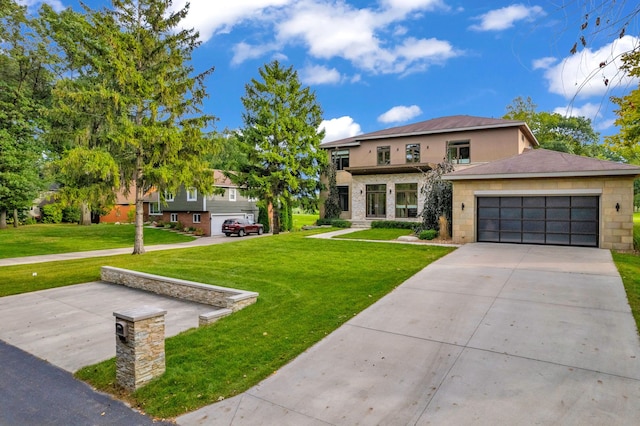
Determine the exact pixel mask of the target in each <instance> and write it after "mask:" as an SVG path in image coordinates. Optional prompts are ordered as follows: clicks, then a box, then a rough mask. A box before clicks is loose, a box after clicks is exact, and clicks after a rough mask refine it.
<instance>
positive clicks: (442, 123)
mask: <svg viewBox="0 0 640 426" xmlns="http://www.w3.org/2000/svg"><path fill="white" fill-rule="evenodd" d="M508 127H519V128H520V129H521V130H522V131H523V132H524V133H525V134H526V135H527V136H528V137H529V138H530V139H531V140H533V141H535V144H536V145H538V141H537V140H536V138H535V136H534V135H533V133H532V132H531V129H529V126H528V125H527V123H525V122H524V121H517V120H503V119H501V118H486V117H474V116H471V115H452V116H449V117H440V118H434V119H431V120H427V121H421V122H419V123H413V124H407V125H405V126H399V127H392V128H390V129H384V130H378V131H376V132H372V133H365V134H362V135H357V136H352V137H350V138H345V139H340V140H336V141H332V142H325V143H323V144H321V145H320V147H321V148H338V147H348V146H358V145H360V143H361V142H364V141H368V140H376V139H386V138H395V137H406V136H419V135H429V134H438V133H453V132H463V131H470V130H490V129H497V128H508Z"/></svg>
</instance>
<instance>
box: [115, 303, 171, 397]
mask: <svg viewBox="0 0 640 426" xmlns="http://www.w3.org/2000/svg"><path fill="white" fill-rule="evenodd" d="M166 313H167V311H165V310H163V309H158V308H149V307H145V308H140V309H132V310H129V311H124V312H114V313H113V315H114V316H115V317H116V321H119V322H122V323H125V324H127V335H126V339H120V338H119V337H118V336H116V381H117V383H118V384H119V385H120V386H122V387H123V388H125V389H127V390H128V391H130V392H133V391H135V390H137V389H139V388H141V387H142V386H144V385H145V384H147V383H149V382H150V381H151V380H153V379H154V378H156V377H159V376H161V375H162V374H164V372H165V369H166V362H165V351H164V316H165V315H166Z"/></svg>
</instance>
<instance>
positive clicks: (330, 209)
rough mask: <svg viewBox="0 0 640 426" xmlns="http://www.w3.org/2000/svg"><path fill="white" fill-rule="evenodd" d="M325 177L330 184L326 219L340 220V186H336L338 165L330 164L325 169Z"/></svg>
mask: <svg viewBox="0 0 640 426" xmlns="http://www.w3.org/2000/svg"><path fill="white" fill-rule="evenodd" d="M325 176H326V177H327V181H328V183H329V187H328V188H327V189H328V192H329V193H328V195H327V199H326V200H324V218H325V219H338V218H340V212H341V209H340V199H339V196H338V186H337V185H336V165H335V164H333V163H332V162H330V163H329V164H328V165H327V167H326V168H325Z"/></svg>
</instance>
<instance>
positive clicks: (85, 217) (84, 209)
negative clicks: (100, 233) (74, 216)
mask: <svg viewBox="0 0 640 426" xmlns="http://www.w3.org/2000/svg"><path fill="white" fill-rule="evenodd" d="M80 225H83V226H88V225H91V209H90V208H89V204H88V203H87V202H86V201H83V202H82V204H81V205H80Z"/></svg>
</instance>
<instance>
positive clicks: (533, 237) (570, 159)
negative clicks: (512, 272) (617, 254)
mask: <svg viewBox="0 0 640 426" xmlns="http://www.w3.org/2000/svg"><path fill="white" fill-rule="evenodd" d="M638 176H640V167H638V166H633V165H629V164H621V163H615V162H612V161H604V160H598V159H595V158H588V157H581V156H577V155H572V154H567V153H563V152H556V151H549V150H545V149H536V150H529V151H526V152H524V153H523V154H522V155H514V156H511V157H509V158H506V159H502V160H497V161H493V162H491V163H488V164H484V165H478V166H476V167H472V168H468V169H464V170H457V171H454V172H452V173H449V174H447V175H445V177H444V178H445V179H448V180H450V181H451V182H452V183H453V218H452V222H453V225H452V228H453V232H452V233H453V240H454V241H455V242H457V243H467V242H476V241H478V242H499V243H523V244H551V245H571V246H586V247H599V248H603V249H613V250H632V249H633V181H634V179H635V178H636V177H638Z"/></svg>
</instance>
